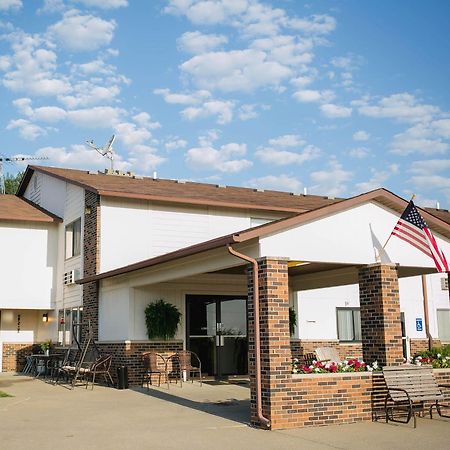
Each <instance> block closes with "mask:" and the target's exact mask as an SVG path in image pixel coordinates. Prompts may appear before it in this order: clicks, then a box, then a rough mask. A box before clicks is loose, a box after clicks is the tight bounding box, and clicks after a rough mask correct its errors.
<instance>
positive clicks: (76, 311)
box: [58, 306, 83, 346]
mask: <svg viewBox="0 0 450 450" xmlns="http://www.w3.org/2000/svg"><path fill="white" fill-rule="evenodd" d="M82 320H83V307H82V306H80V307H75V308H66V309H60V310H59V311H58V342H59V343H60V344H62V345H63V346H70V345H72V343H73V344H75V342H73V335H72V334H73V331H74V329H75V332H76V338H77V340H78V342H80V343H81V341H82V333H81V322H82Z"/></svg>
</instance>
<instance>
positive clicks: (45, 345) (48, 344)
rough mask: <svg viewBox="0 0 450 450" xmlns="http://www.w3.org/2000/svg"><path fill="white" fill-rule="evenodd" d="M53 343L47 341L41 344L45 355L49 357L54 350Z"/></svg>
mask: <svg viewBox="0 0 450 450" xmlns="http://www.w3.org/2000/svg"><path fill="white" fill-rule="evenodd" d="M52 345H53V343H52V341H51V339H49V340H48V341H45V342H43V343H42V344H41V350H42V351H43V352H44V354H45V355H47V356H48V355H49V353H50V349H51V348H52Z"/></svg>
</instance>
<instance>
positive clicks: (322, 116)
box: [0, 0, 450, 208]
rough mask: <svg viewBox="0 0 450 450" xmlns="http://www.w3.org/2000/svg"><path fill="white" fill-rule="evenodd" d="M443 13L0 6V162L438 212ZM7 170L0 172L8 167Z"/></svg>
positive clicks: (307, 7)
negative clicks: (107, 146)
mask: <svg viewBox="0 0 450 450" xmlns="http://www.w3.org/2000/svg"><path fill="white" fill-rule="evenodd" d="M448 17H450V3H449V2H447V1H445V0H441V1H438V0H432V1H428V2H423V1H418V0H417V1H415V0H410V1H408V2H392V1H388V0H383V1H377V2H361V1H357V0H342V1H337V0H336V1H332V0H319V1H314V2H302V1H294V0H278V1H262V0H261V1H257V0H168V1H163V0H153V1H131V0H128V1H127V0H66V1H62V0H47V1H38V0H36V1H21V0H0V33H1V38H0V124H1V126H0V136H1V139H0V143H1V148H0V154H1V155H3V156H15V155H29V156H38V157H39V156H46V157H48V158H49V159H48V160H46V161H43V162H42V163H41V164H44V165H53V166H61V167H73V168H83V169H89V170H93V169H99V170H100V169H104V168H106V167H108V161H106V160H105V159H103V158H102V157H101V156H100V155H98V154H97V153H96V152H95V151H94V150H92V149H89V148H88V147H87V146H86V145H84V142H85V141H86V140H88V139H89V140H90V139H93V140H94V141H95V143H96V144H98V145H103V144H104V143H106V141H107V140H108V139H109V137H110V136H111V135H112V134H113V133H114V134H115V135H116V141H115V143H114V151H115V152H116V154H117V155H116V161H115V166H116V168H120V169H124V170H131V171H133V172H136V173H138V174H143V175H151V174H152V173H153V171H154V170H157V172H158V176H160V177H162V178H177V179H180V178H181V179H188V180H197V181H203V182H211V183H220V184H228V185H241V186H250V187H258V188H266V189H277V190H286V191H290V192H303V190H304V188H306V189H307V191H308V193H314V194H321V195H330V196H351V195H355V194H358V193H361V192H365V191H368V190H371V189H374V188H376V187H379V186H383V187H386V188H388V189H390V190H392V191H394V192H395V193H397V194H398V195H401V196H403V197H406V198H407V197H409V196H410V195H411V194H412V193H415V194H416V195H417V203H419V204H421V205H428V206H435V204H436V202H437V201H438V202H439V203H440V206H441V208H449V207H450V177H449V175H450V158H449V145H450V90H449V89H448V86H449V85H448V80H449V79H450V59H449V58H448V55H449V54H450V33H449V31H448V30H449V28H448ZM21 168H22V166H20V165H6V166H5V168H4V169H5V172H6V171H9V172H11V173H14V172H15V171H17V170H19V169H21Z"/></svg>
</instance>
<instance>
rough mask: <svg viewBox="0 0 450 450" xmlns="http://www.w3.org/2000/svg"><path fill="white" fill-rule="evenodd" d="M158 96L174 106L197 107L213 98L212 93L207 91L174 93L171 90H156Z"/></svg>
mask: <svg viewBox="0 0 450 450" xmlns="http://www.w3.org/2000/svg"><path fill="white" fill-rule="evenodd" d="M153 93H154V94H156V95H161V96H162V97H163V98H164V101H165V102H166V103H170V104H173V105H197V104H199V103H202V102H204V101H205V100H206V99H207V98H210V97H211V94H210V92H208V91H205V90H200V91H193V92H190V93H181V94H180V93H172V92H171V91H170V89H155V90H154V91H153Z"/></svg>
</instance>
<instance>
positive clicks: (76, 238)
mask: <svg viewBox="0 0 450 450" xmlns="http://www.w3.org/2000/svg"><path fill="white" fill-rule="evenodd" d="M80 253H81V218H80V219H77V220H75V221H73V222H72V223H69V225H66V259H68V258H72V256H78V255H79V254H80Z"/></svg>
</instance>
